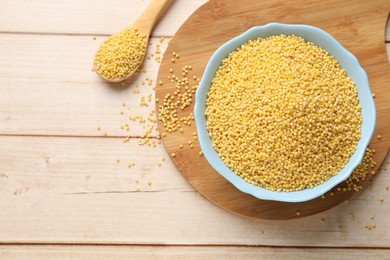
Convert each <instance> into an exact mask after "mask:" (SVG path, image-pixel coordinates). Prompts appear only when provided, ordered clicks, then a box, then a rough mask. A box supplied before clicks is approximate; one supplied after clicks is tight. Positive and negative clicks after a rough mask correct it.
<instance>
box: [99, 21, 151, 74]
mask: <svg viewBox="0 0 390 260" xmlns="http://www.w3.org/2000/svg"><path fill="white" fill-rule="evenodd" d="M146 44H147V42H146V36H145V35H141V34H139V33H138V31H137V30H134V29H131V28H126V29H124V30H122V31H120V32H119V33H116V34H113V35H112V36H111V37H109V38H108V39H107V40H105V41H104V42H103V44H102V45H101V46H100V48H99V50H98V51H97V53H96V56H95V64H94V69H95V70H96V71H97V72H98V73H99V74H100V75H103V76H105V77H106V78H108V79H123V78H126V76H127V75H128V74H130V72H132V71H134V70H135V69H136V68H137V67H138V66H139V64H140V63H141V61H142V59H143V57H144V53H145V50H146Z"/></svg>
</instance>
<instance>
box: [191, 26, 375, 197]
mask: <svg viewBox="0 0 390 260" xmlns="http://www.w3.org/2000/svg"><path fill="white" fill-rule="evenodd" d="M280 34H285V35H291V34H295V35H297V36H300V37H302V38H304V39H305V40H306V41H308V42H313V43H314V44H316V45H317V46H319V47H322V48H323V49H325V50H327V51H328V52H329V53H330V55H332V56H333V57H334V58H335V59H336V60H337V61H338V62H339V64H340V66H341V67H342V68H343V69H345V70H346V72H347V75H348V76H349V77H350V78H351V79H352V80H353V82H354V83H355V85H356V87H357V91H358V97H359V103H360V105H361V106H362V110H361V115H362V125H361V138H360V140H359V142H358V145H357V149H356V151H355V152H354V153H353V155H352V156H351V157H350V159H349V161H348V163H347V164H346V165H345V167H344V168H343V169H341V170H340V171H339V172H338V174H336V175H335V176H333V177H331V178H330V179H329V180H327V181H326V182H324V183H322V184H320V185H317V186H315V187H314V188H311V189H304V190H300V191H294V192H277V191H271V190H267V189H264V188H261V187H259V186H255V185H253V184H250V183H248V182H246V181H244V180H243V179H242V178H241V177H239V176H238V175H236V174H235V173H234V172H233V171H232V170H231V169H230V168H228V167H227V166H226V165H225V163H224V162H223V161H222V160H221V158H220V157H219V156H218V153H217V152H216V151H215V150H214V148H213V146H212V142H211V140H210V137H209V134H208V132H207V129H206V117H205V109H206V99H207V92H208V91H209V89H210V85H211V81H212V79H213V78H214V76H215V73H216V71H217V70H218V68H219V66H220V65H221V63H222V60H223V59H224V58H226V57H227V56H228V55H229V53H231V52H233V51H235V50H236V49H237V48H238V47H239V46H241V45H242V44H244V43H246V42H247V41H249V40H254V39H257V38H258V37H262V38H266V37H268V36H271V35H280ZM195 100H196V101H195V109H194V115H195V122H196V128H197V132H198V138H199V142H200V146H201V148H202V151H203V154H204V156H205V158H206V159H207V161H208V162H209V163H210V164H211V166H212V167H213V168H214V169H215V170H216V171H217V172H219V173H220V174H221V175H222V176H223V177H224V178H225V179H227V180H228V181H229V182H230V183H232V184H233V185H234V186H235V187H236V188H237V189H239V190H241V191H242V192H245V193H249V194H251V195H253V196H255V197H256V198H259V199H262V200H274V201H284V202H301V201H307V200H311V199H314V198H316V197H319V196H321V195H322V194H324V193H325V192H327V191H329V190H330V189H332V188H333V187H335V186H336V185H337V184H339V183H340V182H342V181H344V180H346V179H347V178H348V177H349V176H350V175H351V173H352V171H353V170H354V169H355V168H356V167H357V166H358V165H359V163H360V162H361V160H362V159H363V156H364V152H365V149H366V148H367V146H368V143H369V141H370V139H371V137H372V134H373V132H374V128H375V121H376V112H375V104H374V100H373V98H372V93H371V91H370V87H369V84H368V78H367V74H366V72H365V71H364V70H363V68H362V67H361V66H360V64H359V62H358V60H357V59H356V58H355V56H353V55H352V54H351V53H350V52H348V51H347V50H346V49H345V48H344V47H343V46H342V45H341V44H340V43H338V42H337V41H336V40H335V39H334V38H333V37H332V36H330V35H329V34H328V33H326V32H325V31H323V30H321V29H319V28H316V27H313V26H308V25H293V24H291V25H290V24H289V25H287V24H279V23H269V24H267V25H264V26H257V27H253V28H251V29H249V30H248V31H246V32H245V33H243V34H241V35H239V36H237V37H235V38H233V39H231V40H230V41H228V42H226V43H225V44H223V45H222V46H221V47H219V48H218V50H217V51H216V52H215V53H214V54H213V55H212V56H211V59H210V60H209V62H208V64H207V66H206V69H205V71H204V74H203V77H202V80H201V82H200V84H199V87H198V89H197V91H196V95H195Z"/></svg>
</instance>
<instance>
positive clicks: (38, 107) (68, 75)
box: [0, 34, 168, 136]
mask: <svg viewBox="0 0 390 260" xmlns="http://www.w3.org/2000/svg"><path fill="white" fill-rule="evenodd" d="M104 38H106V37H98V39H97V40H96V41H94V40H92V37H90V36H50V35H43V36H42V35H10V34H0V57H2V58H1V59H0V79H1V81H2V84H1V85H0V93H1V95H0V133H1V134H27V135H29V134H30V135H31V134H38V135H39V134H41V135H102V132H103V130H102V131H101V132H100V133H99V132H97V131H96V126H97V125H100V126H101V127H102V129H104V130H107V131H108V134H109V135H110V136H124V135H127V134H128V133H130V134H132V135H135V134H141V133H144V131H145V130H144V129H143V124H139V123H136V122H129V120H128V119H127V116H128V115H141V116H143V117H147V116H148V114H149V112H150V111H151V110H153V109H155V104H154V91H153V89H152V87H154V86H155V85H156V82H155V79H156V77H157V71H158V66H159V63H157V62H156V61H155V60H154V59H150V60H148V59H146V60H145V62H144V65H143V66H144V67H145V68H147V72H146V73H140V74H139V75H137V76H135V77H133V78H132V79H131V82H132V84H128V85H126V86H125V87H123V86H121V85H120V84H112V85H108V84H106V83H105V82H103V80H101V79H100V78H99V77H98V76H97V75H96V74H95V73H94V72H92V71H91V67H92V59H93V55H94V52H95V51H96V49H97V48H98V46H99V44H100V43H101V42H102V41H103V39H104ZM156 43H159V44H160V45H161V51H162V52H164V51H165V49H166V46H167V44H168V43H167V40H165V41H164V42H163V43H160V42H159V41H158V39H157V38H153V45H152V46H151V48H150V50H149V53H152V52H155V49H156V47H155V46H156ZM21 72H23V73H21ZM146 77H150V78H151V79H153V80H154V82H153V85H151V86H150V85H148V84H145V85H142V81H145V78H146ZM136 85H140V87H139V90H140V93H139V94H134V93H133V91H134V90H135V89H136ZM149 94H150V95H152V100H151V102H149V106H148V107H141V106H140V105H139V104H140V100H141V97H142V96H144V97H147V95H149ZM123 102H125V103H126V104H127V106H126V107H123V106H122V103H123ZM120 111H123V112H124V115H121V114H120ZM126 122H127V123H131V125H130V132H127V131H125V130H121V129H120V128H119V127H120V125H122V124H124V123H126ZM155 135H156V134H154V136H155Z"/></svg>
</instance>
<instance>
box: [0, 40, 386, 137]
mask: <svg viewBox="0 0 390 260" xmlns="http://www.w3.org/2000/svg"><path fill="white" fill-rule="evenodd" d="M104 38H105V37H98V38H97V40H96V41H94V40H92V37H90V36H50V35H9V34H0V57H1V59H0V80H1V81H2V83H1V84H0V93H1V95H0V133H1V134H25V135H78V136H87V135H102V132H98V131H96V126H97V125H100V126H101V127H102V128H103V129H104V130H107V131H108V134H109V135H110V136H124V135H127V134H128V133H127V132H126V131H123V130H121V129H120V128H119V126H120V125H121V124H123V123H125V122H126V121H127V120H126V115H129V114H139V115H142V116H144V117H145V116H147V114H148V113H149V111H150V110H152V109H154V91H153V90H152V86H149V85H147V84H146V85H145V86H142V85H141V82H142V80H144V79H145V77H150V78H152V79H153V80H155V79H156V78H157V72H158V66H159V64H158V63H157V62H155V60H146V61H145V64H144V67H145V68H146V69H147V73H145V74H144V73H142V74H140V75H139V76H138V77H135V78H133V79H132V81H133V84H130V85H129V87H128V88H121V87H120V85H116V87H111V86H110V85H107V84H106V83H104V82H103V81H102V80H101V79H100V78H99V77H98V76H97V75H95V73H93V72H92V71H91V65H92V58H93V55H94V52H95V50H96V49H97V47H98V46H99V44H100V43H101V42H102V41H103V39H104ZM153 42H154V45H153V46H152V48H151V50H150V52H154V51H155V44H156V43H157V42H158V41H157V38H154V39H153ZM166 47H167V41H164V42H163V43H162V44H161V50H162V51H165V49H166ZM386 48H387V50H388V51H389V50H390V45H389V44H387V45H386ZM21 71H23V73H21ZM197 76H201V75H197ZM136 84H140V85H141V87H140V88H139V89H140V91H141V93H140V94H134V93H133V90H134V89H135V85H136ZM154 85H155V82H154V83H153V86H154ZM148 94H152V102H151V103H150V106H149V107H147V108H146V107H140V106H139V102H140V98H141V96H147V95H148ZM122 102H125V103H126V104H127V105H128V106H130V110H127V108H123V107H122V105H121V104H122ZM121 110H123V111H124V112H125V115H121V114H120V111H121ZM130 128H131V130H130V133H131V134H133V135H134V134H140V133H143V132H144V130H143V128H142V125H141V124H138V123H133V124H131V127H130Z"/></svg>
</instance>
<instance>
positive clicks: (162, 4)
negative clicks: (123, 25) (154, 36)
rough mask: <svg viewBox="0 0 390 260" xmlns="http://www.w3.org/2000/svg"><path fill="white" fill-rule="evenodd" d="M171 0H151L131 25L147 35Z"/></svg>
mask: <svg viewBox="0 0 390 260" xmlns="http://www.w3.org/2000/svg"><path fill="white" fill-rule="evenodd" d="M171 2H172V0H151V1H150V3H149V5H148V7H147V8H146V9H145V11H144V12H143V13H142V14H141V16H140V17H139V18H138V19H137V20H136V21H135V22H134V23H133V25H132V26H131V27H132V28H134V29H137V30H138V31H139V32H140V33H141V34H145V35H147V36H149V35H150V32H151V31H152V29H153V26H154V24H155V23H156V22H157V20H158V18H159V17H160V15H161V14H162V13H163V12H164V11H165V9H166V8H167V7H168V5H169V4H170V3H171Z"/></svg>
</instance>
